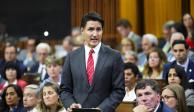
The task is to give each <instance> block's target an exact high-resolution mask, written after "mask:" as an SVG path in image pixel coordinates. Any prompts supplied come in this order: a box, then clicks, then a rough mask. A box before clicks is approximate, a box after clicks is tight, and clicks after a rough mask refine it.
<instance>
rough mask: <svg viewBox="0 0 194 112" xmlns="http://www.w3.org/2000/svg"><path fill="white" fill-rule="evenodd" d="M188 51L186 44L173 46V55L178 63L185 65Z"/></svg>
mask: <svg viewBox="0 0 194 112" xmlns="http://www.w3.org/2000/svg"><path fill="white" fill-rule="evenodd" d="M187 53H188V50H187V49H186V48H185V46H184V44H176V45H174V46H173V55H174V57H175V59H176V61H177V62H179V63H184V62H185V61H186V59H187Z"/></svg>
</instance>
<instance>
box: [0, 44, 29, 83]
mask: <svg viewBox="0 0 194 112" xmlns="http://www.w3.org/2000/svg"><path fill="white" fill-rule="evenodd" d="M7 62H13V63H15V64H16V65H17V66H18V68H19V70H20V73H21V75H23V74H24V72H26V71H27V68H26V66H25V65H24V64H23V63H22V61H20V60H17V47H16V46H15V45H13V44H11V45H9V46H6V47H5V49H4V59H2V60H0V74H3V68H4V66H5V64H6V63H7ZM0 80H1V81H3V79H2V77H1V75H0ZM1 81H0V82H1Z"/></svg>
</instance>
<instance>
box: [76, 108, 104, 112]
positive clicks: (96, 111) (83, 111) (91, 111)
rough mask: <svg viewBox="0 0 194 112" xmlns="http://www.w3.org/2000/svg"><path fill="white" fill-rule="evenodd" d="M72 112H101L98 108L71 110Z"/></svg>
mask: <svg viewBox="0 0 194 112" xmlns="http://www.w3.org/2000/svg"><path fill="white" fill-rule="evenodd" d="M72 112H101V110H100V109H98V108H73V109H72Z"/></svg>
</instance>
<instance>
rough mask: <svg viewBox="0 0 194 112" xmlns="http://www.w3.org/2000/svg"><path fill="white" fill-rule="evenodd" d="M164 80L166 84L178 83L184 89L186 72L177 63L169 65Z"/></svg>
mask: <svg viewBox="0 0 194 112" xmlns="http://www.w3.org/2000/svg"><path fill="white" fill-rule="evenodd" d="M165 80H166V81H167V84H169V85H171V84H179V85H181V86H182V87H183V88H184V89H186V88H187V87H186V86H187V83H188V82H187V74H186V72H185V70H184V68H183V67H181V66H179V65H176V64H175V65H171V66H170V68H169V71H168V75H167V76H166V78H165Z"/></svg>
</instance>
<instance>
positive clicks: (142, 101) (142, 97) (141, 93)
mask: <svg viewBox="0 0 194 112" xmlns="http://www.w3.org/2000/svg"><path fill="white" fill-rule="evenodd" d="M136 96H137V102H138V105H145V106H146V107H147V108H148V110H149V112H153V111H154V110H155V108H156V107H157V106H158V104H159V103H160V95H159V94H158V93H156V92H155V91H153V90H152V88H151V87H150V86H146V87H145V88H144V89H137V90H136Z"/></svg>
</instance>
